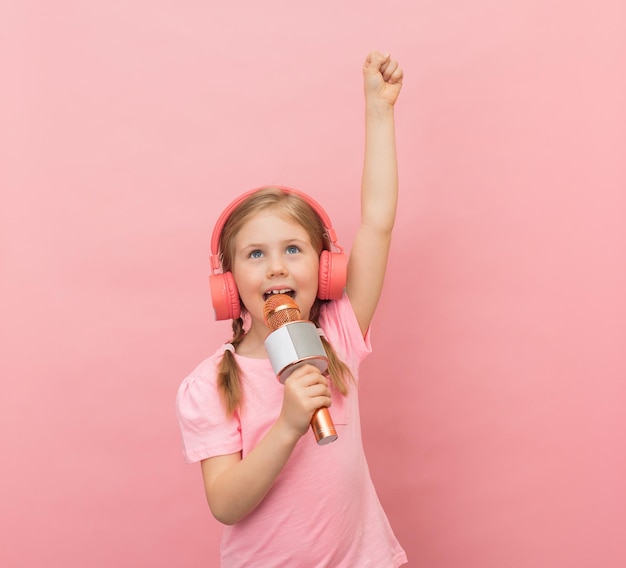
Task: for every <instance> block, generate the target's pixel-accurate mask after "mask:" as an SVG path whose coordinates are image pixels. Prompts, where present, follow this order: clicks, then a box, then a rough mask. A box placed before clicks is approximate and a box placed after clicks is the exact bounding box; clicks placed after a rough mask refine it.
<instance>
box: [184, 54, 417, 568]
mask: <svg viewBox="0 0 626 568" xmlns="http://www.w3.org/2000/svg"><path fill="white" fill-rule="evenodd" d="M363 76H364V90H365V126H366V129H365V133H366V134H365V158H364V167H363V178H362V186H361V224H360V226H359V229H358V231H357V233H356V235H355V238H354V241H353V246H352V250H351V253H350V255H349V258H348V257H347V256H346V255H344V254H343V250H342V249H340V248H339V252H337V250H336V249H338V245H337V243H336V242H335V238H336V237H335V235H334V230H333V229H332V226H331V224H330V220H329V219H328V217H327V215H326V213H325V212H324V211H323V210H322V209H321V207H320V206H319V205H318V204H317V203H316V202H315V201H313V200H312V199H311V198H309V197H307V196H306V195H304V194H301V193H300V192H298V191H296V190H292V189H289V188H281V187H265V188H261V189H259V190H256V191H253V192H250V193H247V194H244V196H242V197H240V198H239V199H237V200H236V201H235V202H233V203H232V204H231V206H230V207H228V208H227V209H226V211H225V212H224V213H223V214H222V216H221V218H220V220H219V221H218V223H217V225H216V228H215V232H214V239H213V241H214V242H213V243H212V248H213V251H212V252H213V255H214V258H213V261H214V266H213V268H214V270H215V271H216V272H217V273H216V274H214V275H213V276H212V277H211V279H212V282H211V291H212V296H213V302H214V306H215V309H216V316H217V318H218V319H226V318H228V319H232V320H233V337H232V339H231V340H230V341H229V342H228V343H226V344H225V345H223V346H222V347H220V349H219V350H218V351H217V352H216V353H215V354H214V355H213V356H211V357H209V358H208V359H207V360H205V361H204V362H203V363H201V364H200V365H199V366H198V367H197V368H196V369H195V370H194V371H193V372H192V373H191V374H190V375H189V377H187V378H186V379H185V380H184V381H183V383H182V384H181V386H180V389H179V391H178V397H177V409H178V417H179V423H180V428H181V432H182V437H183V445H184V456H185V460H186V461H187V462H197V461H199V462H200V463H201V468H202V476H203V480H204V488H205V492H206V497H207V500H208V503H209V506H210V508H211V511H212V513H213V515H214V516H215V518H216V519H218V520H219V521H220V522H222V523H224V524H225V525H227V526H226V527H225V529H224V535H223V540H222V546H221V562H222V566H223V567H226V568H228V567H238V568H239V567H246V568H250V567H259V568H272V567H277V568H278V567H280V568H285V567H289V568H291V567H302V568H313V567H315V568H322V567H324V568H367V567H371V568H393V567H397V566H400V565H401V564H404V563H405V562H406V555H405V553H404V551H403V550H402V548H401V546H400V544H399V543H398V541H397V540H396V538H395V536H394V534H393V532H392V529H391V527H390V525H389V522H388V520H387V517H386V516H385V513H384V511H383V509H382V507H381V504H380V502H379V500H378V497H377V495H376V492H375V490H374V486H373V484H372V480H371V478H370V474H369V470H368V466H367V462H366V459H365V455H364V452H363V446H362V442H361V428H360V419H359V405H358V398H357V395H358V383H359V374H358V373H359V364H360V362H361V361H362V360H363V359H364V358H365V357H366V356H367V354H368V353H369V352H370V350H371V348H370V340H369V328H370V322H371V320H372V316H373V315H374V311H375V309H376V305H377V303H378V299H379V296H380V293H381V290H382V287H383V279H384V275H385V268H386V265H387V257H388V251H389V245H390V241H391V233H392V228H393V224H394V220H395V213H396V202H397V193H398V189H397V188H398V179H397V162H396V149H395V131H394V104H395V102H396V99H397V98H398V95H399V93H400V89H401V86H402V70H401V69H400V67H399V66H398V64H397V62H396V61H394V60H392V59H391V58H390V57H389V55H387V54H381V53H378V52H371V53H370V54H369V55H368V56H367V58H366V60H365V65H364V68H363ZM346 263H347V270H346ZM277 293H281V294H286V295H288V296H290V297H291V298H292V299H293V300H294V301H295V302H296V303H297V306H298V308H299V310H300V315H301V318H302V319H304V320H309V321H311V322H313V323H314V324H315V326H316V327H317V328H318V330H319V333H320V335H321V336H322V337H321V340H322V343H323V345H324V350H325V352H326V356H327V358H328V361H329V365H328V372H321V371H320V370H319V369H318V367H316V366H314V365H311V364H305V365H302V366H300V367H298V368H297V369H296V370H295V371H294V372H293V373H292V374H291V375H290V376H289V377H288V378H287V379H286V380H285V383H284V385H282V384H280V382H279V381H278V380H277V378H276V373H275V372H274V371H273V369H272V366H271V364H270V361H269V360H268V355H267V352H266V349H265V343H264V342H265V339H266V338H267V336H268V334H269V333H270V328H268V325H267V323H266V321H265V315H266V314H264V307H265V305H266V302H267V299H268V298H269V297H270V296H271V295H273V294H277ZM322 407H327V408H328V409H329V412H330V414H331V416H332V420H333V422H334V424H335V428H336V432H337V435H338V438H337V440H336V441H333V442H332V443H329V444H325V445H318V444H317V443H316V440H315V437H314V436H313V435H312V434H311V433H310V432H309V430H310V423H311V419H312V417H313V414H314V413H315V411H316V410H317V409H319V408H322Z"/></svg>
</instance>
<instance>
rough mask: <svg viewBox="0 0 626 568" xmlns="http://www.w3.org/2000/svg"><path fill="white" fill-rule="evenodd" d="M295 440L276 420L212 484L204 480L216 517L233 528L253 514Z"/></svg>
mask: <svg viewBox="0 0 626 568" xmlns="http://www.w3.org/2000/svg"><path fill="white" fill-rule="evenodd" d="M298 439H299V437H298V436H296V435H294V434H293V432H291V431H290V430H289V429H288V428H286V427H284V425H283V424H282V422H281V420H280V419H279V420H278V421H277V422H276V423H275V424H274V426H272V428H271V429H270V430H269V431H268V433H267V434H266V435H265V436H264V437H263V438H262V440H261V441H260V442H259V443H258V445H257V446H256V447H255V448H254V449H253V450H252V451H251V452H250V453H249V454H248V455H247V456H246V457H245V458H244V459H242V460H240V461H239V462H237V463H236V464H234V465H233V466H232V467H230V468H228V469H226V470H224V471H222V472H221V474H220V475H219V476H217V477H216V478H215V479H214V480H213V481H212V482H211V483H209V482H208V481H207V480H206V478H205V490H206V494H207V500H208V502H209V506H210V508H211V512H212V513H213V515H214V516H215V518H216V519H217V520H219V521H220V522H222V523H224V524H227V525H232V524H235V523H237V522H239V521H240V520H241V519H243V518H244V517H245V516H246V515H247V514H248V513H250V512H251V511H253V510H254V509H255V508H256V507H257V506H258V505H259V503H260V502H261V501H262V500H263V498H264V497H265V496H266V495H267V492H268V491H269V490H270V488H271V487H272V485H273V484H274V481H275V480H276V478H277V477H278V474H279V473H280V472H281V471H282V469H283V467H284V466H285V464H286V463H287V461H288V460H289V457H290V456H291V453H292V452H293V449H294V448H295V446H296V443H297V442H298Z"/></svg>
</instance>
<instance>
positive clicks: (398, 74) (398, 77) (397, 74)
mask: <svg viewBox="0 0 626 568" xmlns="http://www.w3.org/2000/svg"><path fill="white" fill-rule="evenodd" d="M403 77H404V73H403V71H402V69H401V68H400V67H397V68H396V69H395V70H394V72H393V73H392V74H391V76H390V77H389V79H386V81H387V83H391V84H397V83H402V79H403Z"/></svg>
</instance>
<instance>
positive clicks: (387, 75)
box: [380, 59, 398, 81]
mask: <svg viewBox="0 0 626 568" xmlns="http://www.w3.org/2000/svg"><path fill="white" fill-rule="evenodd" d="M396 69H398V62H397V61H394V60H393V59H390V60H389V61H387V62H386V63H385V65H384V66H381V68H380V72H381V73H382V74H383V79H385V81H389V79H391V77H392V75H393V74H394V72H395V71H396Z"/></svg>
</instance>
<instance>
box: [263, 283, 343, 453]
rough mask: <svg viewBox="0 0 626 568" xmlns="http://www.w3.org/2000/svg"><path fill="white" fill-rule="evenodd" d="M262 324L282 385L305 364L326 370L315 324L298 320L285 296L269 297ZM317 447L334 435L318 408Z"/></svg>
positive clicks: (315, 419)
mask: <svg viewBox="0 0 626 568" xmlns="http://www.w3.org/2000/svg"><path fill="white" fill-rule="evenodd" d="M263 315H264V318H265V324H266V325H267V327H269V328H270V329H271V330H272V332H271V333H270V334H269V335H268V336H267V339H266V340H265V350H266V351H267V354H268V356H269V359H270V363H271V365H272V369H273V370H274V373H276V376H277V377H278V380H279V381H280V382H281V383H282V384H284V382H285V381H286V380H287V378H288V377H289V375H291V373H293V371H295V370H296V369H297V368H298V367H301V366H302V365H304V364H306V363H308V364H310V365H314V366H315V367H317V368H318V369H319V370H320V372H322V373H323V372H325V371H326V369H328V357H326V351H324V346H323V345H322V340H321V339H320V337H319V335H318V334H317V328H316V327H315V324H314V323H313V322H310V321H306V320H303V319H301V317H300V309H299V308H298V304H296V302H295V301H294V300H293V298H292V297H291V296H288V295H287V294H273V295H272V296H270V297H269V298H268V299H267V300H266V301H265V305H264V306H263ZM311 429H312V430H313V434H314V435H315V439H316V440H317V443H318V444H320V445H325V444H329V443H330V442H334V441H335V440H336V439H337V431H336V430H335V425H334V424H333V419H332V418H331V417H330V412H329V411H328V408H326V407H322V408H318V409H317V410H316V411H315V412H314V413H313V417H312V418H311Z"/></svg>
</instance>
